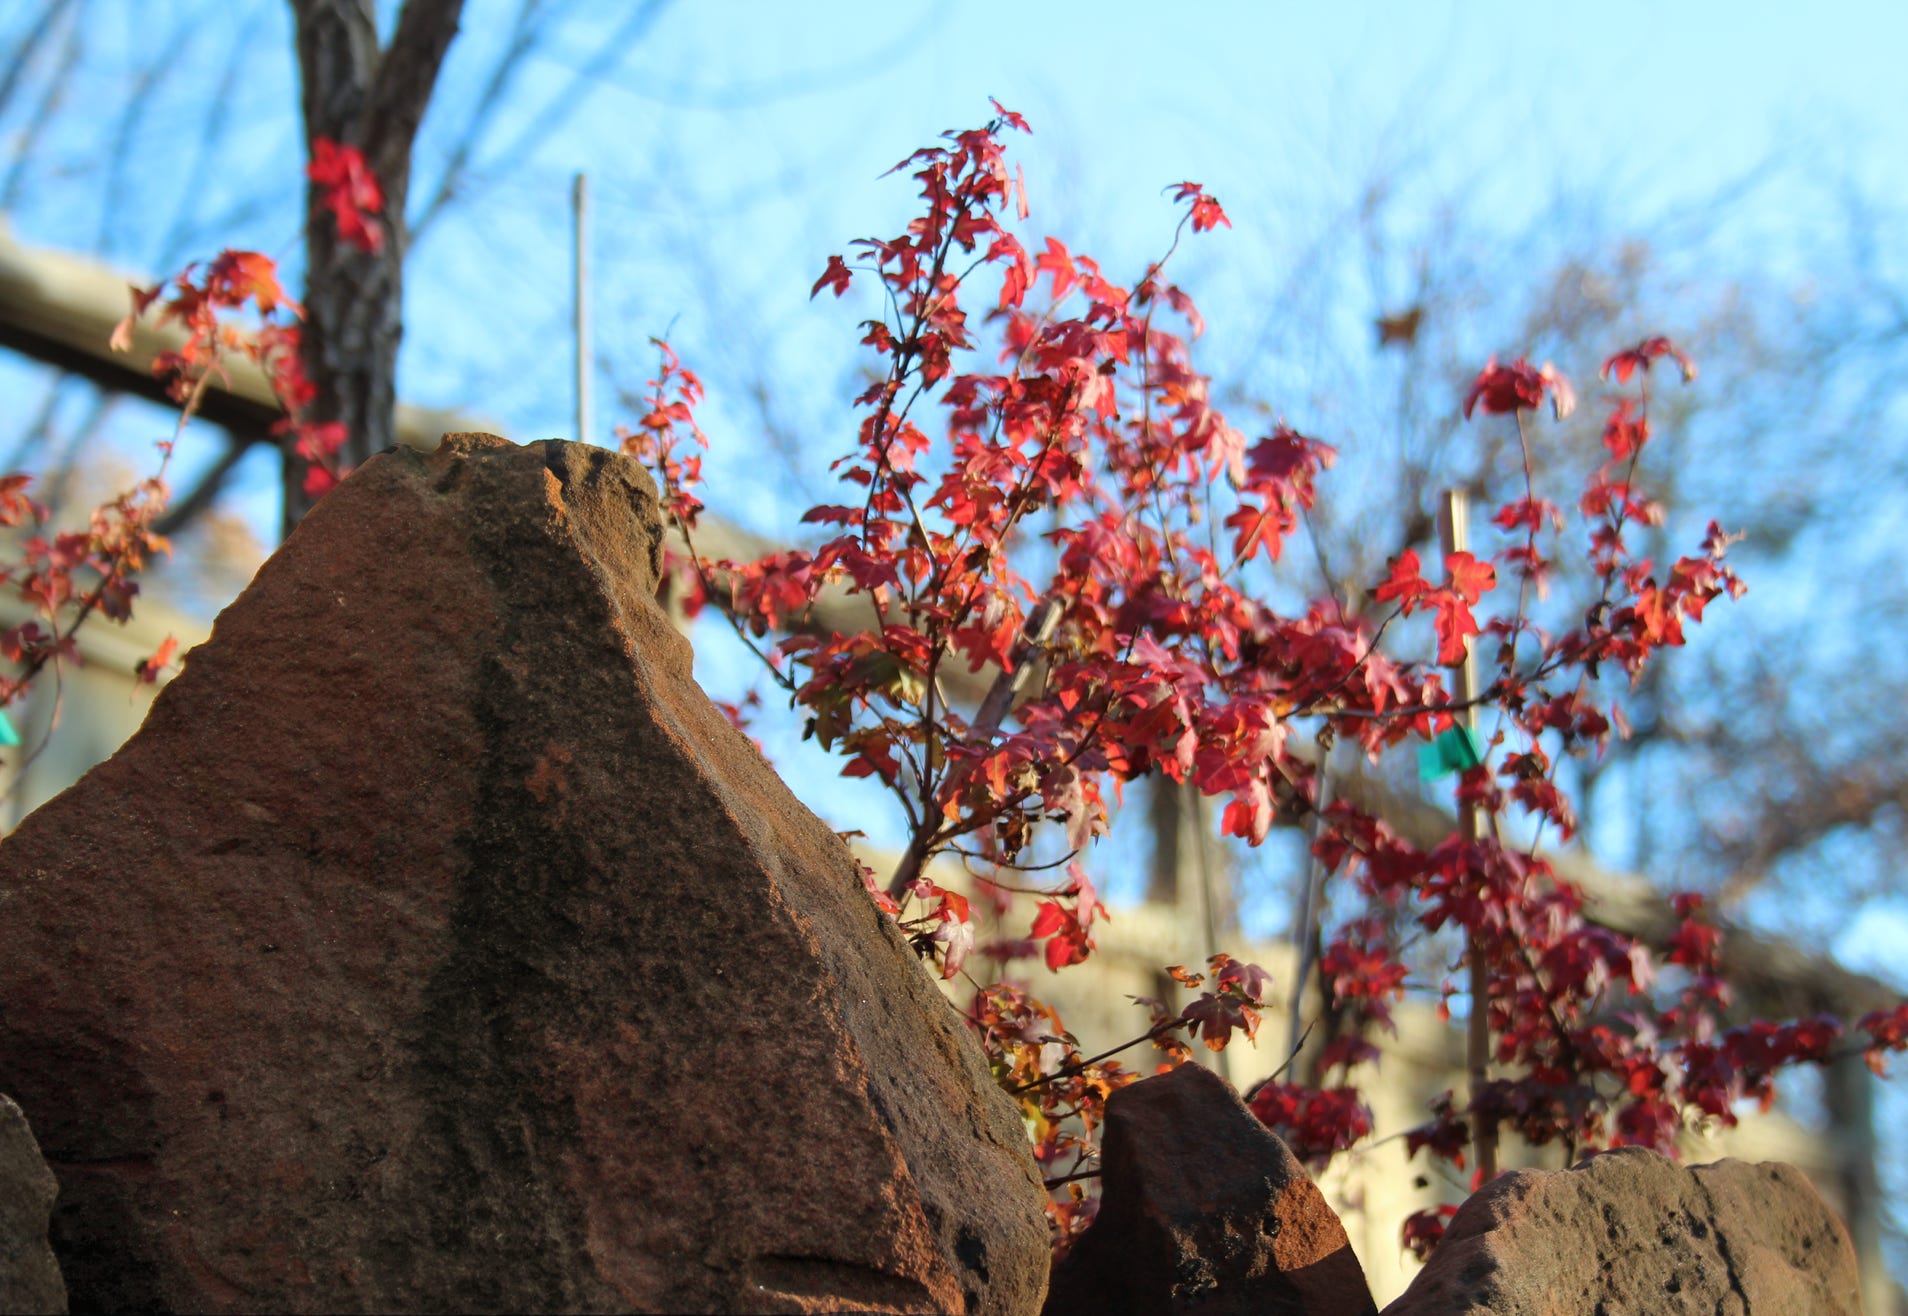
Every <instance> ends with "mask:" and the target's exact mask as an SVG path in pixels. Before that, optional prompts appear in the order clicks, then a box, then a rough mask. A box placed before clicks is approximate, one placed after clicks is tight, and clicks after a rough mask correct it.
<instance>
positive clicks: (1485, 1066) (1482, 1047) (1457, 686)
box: [1438, 489, 1497, 1182]
mask: <svg viewBox="0 0 1908 1316" xmlns="http://www.w3.org/2000/svg"><path fill="white" fill-rule="evenodd" d="M1469 520H1470V504H1469V500H1468V499H1467V498H1466V497H1465V495H1464V491H1463V490H1462V489H1446V490H1445V491H1444V502H1443V506H1442V507H1440V508H1439V509H1438V537H1439V539H1440V540H1442V541H1443V547H1444V561H1445V572H1446V574H1447V575H1448V574H1449V573H1450V569H1451V555H1452V554H1453V553H1463V552H1466V551H1468V544H1469V536H1468V534H1467V533H1466V523H1467V522H1468V521H1469ZM1476 694H1477V655H1476V652H1475V647H1474V646H1473V645H1472V644H1471V642H1470V641H1469V640H1466V641H1465V644H1464V657H1463V659H1462V660H1461V661H1459V662H1458V663H1457V664H1456V665H1455V666H1454V667H1452V669H1451V696H1452V698H1453V699H1454V700H1455V701H1456V702H1457V703H1459V704H1469V703H1470V702H1471V700H1472V699H1473V698H1474V697H1476ZM1457 718H1458V720H1459V721H1460V722H1461V723H1462V724H1463V725H1464V726H1465V727H1467V728H1469V730H1470V731H1471V733H1472V735H1473V736H1475V735H1476V734H1477V709H1476V708H1475V707H1470V708H1466V709H1465V710H1464V711H1463V712H1460V713H1458V714H1457ZM1459 820H1460V824H1461V825H1462V827H1463V829H1464V839H1465V840H1467V841H1476V840H1478V839H1480V838H1481V836H1482V829H1481V827H1480V825H1479V823H1480V820H1479V818H1478V816H1477V806H1476V805H1474V804H1470V803H1465V804H1463V805H1462V806H1461V808H1460V810H1459ZM1464 940H1465V950H1466V957H1467V958H1468V959H1469V960H1470V962H1471V983H1470V986H1471V1019H1470V1029H1469V1032H1468V1034H1467V1036H1466V1045H1465V1053H1466V1059H1467V1060H1468V1061H1469V1069H1470V1085H1471V1139H1472V1143H1473V1146H1474V1147H1475V1149H1476V1151H1477V1168H1478V1169H1479V1170H1480V1171H1481V1172H1482V1173H1483V1176H1484V1179H1485V1181H1486V1182H1489V1181H1490V1180H1491V1179H1493V1178H1495V1177H1496V1175H1497V1123H1496V1121H1495V1120H1489V1119H1485V1118H1484V1117H1483V1116H1481V1115H1479V1114H1478V1113H1477V1099H1478V1094H1479V1093H1480V1092H1482V1091H1483V1088H1484V1084H1485V1083H1486V1082H1487V1081H1488V1079H1489V1068H1490V1060H1491V1019H1490V1005H1489V1002H1490V974H1489V973H1488V971H1487V970H1486V967H1485V964H1484V957H1483V956H1482V955H1481V954H1480V953H1479V951H1478V944H1477V937H1476V934H1475V933H1468V932H1467V933H1466V934H1465V939H1464Z"/></svg>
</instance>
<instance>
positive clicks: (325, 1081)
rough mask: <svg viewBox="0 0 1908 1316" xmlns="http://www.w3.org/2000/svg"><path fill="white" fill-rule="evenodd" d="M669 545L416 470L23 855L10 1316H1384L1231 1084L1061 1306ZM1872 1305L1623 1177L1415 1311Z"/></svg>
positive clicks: (1012, 1176) (175, 689) (1132, 1205)
mask: <svg viewBox="0 0 1908 1316" xmlns="http://www.w3.org/2000/svg"><path fill="white" fill-rule="evenodd" d="M661 538H662V534H661V528H660V524H659V521H658V518H657V509H656V495H655V490H654V488H653V486H652V485H651V484H650V483H649V481H648V479H647V477H646V476H645V475H644V474H643V473H642V471H641V470H640V469H639V468H637V467H636V466H635V465H634V464H632V463H630V462H628V461H626V460H624V459H623V458H621V457H618V456H615V455H613V454H610V453H608V452H605V451H602V450H599V449H594V448H586V447H580V446H577V445H574V444H567V443H555V442H552V443H539V444H532V445H529V446H527V447H522V448H519V447H515V446H513V445H511V444H509V443H506V442H505V441H503V440H501V439H497V438H492V437H490V436H484V435H452V436H449V437H448V438H446V440H445V442H444V444H443V445H442V446H441V447H440V448H439V450H438V451H437V452H436V453H434V454H431V455H429V456H425V455H421V454H418V453H415V452H412V451H409V450H398V451H394V452H391V453H388V454H385V455H383V456H380V457H378V458H376V459H374V460H373V461H371V462H369V463H367V464H366V465H365V466H364V468H363V469H361V470H360V471H359V472H358V473H356V474H355V475H353V476H352V477H351V478H350V479H349V480H347V481H346V482H345V483H344V484H343V485H342V486H341V487H340V488H339V489H338V490H337V491H336V492H334V493H333V494H332V495H331V496H330V497H329V498H327V499H326V500H325V501H324V502H323V503H322V504H320V505H319V506H318V508H317V509H316V510H315V511H313V512H312V513H311V515H310V516H308V517H307V518H306V520H305V522H304V523H303V524H302V525H301V526H300V527H299V528H298V530H297V531H296V532H295V533H294V534H293V535H292V537H291V538H290V540H289V541H288V542H287V543H286V545H285V546H284V548H283V549H281V550H280V552H279V553H278V554H277V555H275V556H274V557H273V558H272V560H271V561H270V562H268V563H267V564H266V565H265V567H264V568H263V569H262V570H261V571H260V572H259V575H258V577H257V579H256V580H255V581H254V582H253V584H252V585H251V587H250V588H249V589H247V590H246V592H245V593H244V594H243V595H242V596H241V597H240V598H239V599H238V600H237V601H236V602H235V603H234V604H233V605H232V606H231V607H230V608H228V609H227V610H226V612H225V613H224V614H223V615H222V616H221V617H220V618H219V621H218V624H217V626H216V628H215V629H214V632H213V635H212V639H211V640H210V641H209V642H208V643H207V644H206V645H204V646H202V647H201V648H200V649H198V650H195V651H194V652H193V654H192V655H191V656H190V658H189V660H188V661H187V664H186V667H185V670H184V672H183V674H182V675H181V676H180V677H179V678H178V679H177V680H176V681H174V682H173V683H172V685H171V686H170V687H168V688H167V689H166V691H165V692H164V693H163V694H162V695H161V696H160V698H159V699H158V701H157V702H156V703H155V704H154V706H153V709H152V712H151V714H150V716H149V717H148V719H147V722H146V725H145V727H144V728H143V729H142V730H141V731H140V733H139V734H138V735H137V736H136V737H134V739H133V740H132V741H130V742H129V743H128V744H127V745H126V747H125V748H124V749H122V750H121V751H120V752H119V753H118V754H117V755H115V756H114V757H113V758H112V759H111V760H110V761H109V762H107V763H105V764H103V765H102V766H100V767H99V768H97V769H95V770H94V771H93V772H92V773H90V774H89V775H88V776H87V777H86V778H85V779H84V780H82V781H81V782H80V783H79V784H78V785H77V786H75V787H74V788H73V789H72V790H70V791H68V792H67V793H66V794H64V795H62V796H60V797H59V798H58V799H56V800H54V801H53V802H51V803H49V804H48V805H47V806H46V807H44V808H43V809H41V810H40V811H39V812H37V813H35V814H34V815H33V816H32V817H31V818H29V819H27V820H26V822H24V823H23V824H22V825H21V826H20V828H19V829H18V830H17V831H16V832H15V833H14V834H13V835H12V836H11V837H10V838H8V839H7V840H6V841H5V842H4V844H0V1089H3V1090H5V1091H7V1092H8V1093H9V1094H10V1095H11V1096H12V1097H13V1098H14V1099H15V1100H17V1101H18V1103H19V1104H18V1106H16V1105H14V1104H13V1102H11V1101H7V1100H6V1099H4V1098H0V1311H8V1312H12V1311H21V1312H59V1311H64V1310H66V1304H67V1300H68V1294H69V1293H70V1297H71V1302H72V1306H73V1308H74V1309H75V1310H84V1311H91V1310H102V1311H121V1310H150V1311H192V1312H297V1311H311V1312H317V1311H390V1312H405V1311H422V1310H456V1311H473V1312H474V1311H583V1310H591V1311H594V1310H604V1311H711V1312H791V1313H801V1312H833V1311H853V1312H892V1313H902V1312H920V1313H929V1312H933V1313H949V1314H950V1316H951V1314H954V1313H960V1314H961V1316H982V1314H983V1313H984V1314H987V1316H1033V1313H1035V1312H1040V1311H1042V1310H1043V1308H1042V1300H1043V1297H1044V1299H1045V1307H1044V1311H1045V1312H1046V1313H1047V1314H1048V1316H1073V1314H1075V1313H1079V1314H1080V1316H1088V1314H1092V1316H1120V1314H1122V1313H1132V1314H1133V1316H1139V1314H1140V1313H1180V1312H1183V1313H1187V1314H1188V1316H1191V1314H1192V1313H1198V1314H1199V1316H1231V1314H1232V1313H1241V1314H1242V1316H1243V1314H1244V1313H1255V1314H1258V1313H1274V1314H1276V1313H1287V1314H1289V1316H1301V1314H1302V1316H1370V1314H1371V1313H1372V1312H1373V1310H1374V1304H1373V1302H1372V1298H1371V1294H1370V1291H1369V1289H1368V1287H1367V1285H1366V1281H1365V1277H1364V1273H1363V1270H1362V1269H1361V1267H1360V1265H1359V1262H1358V1259H1357V1257H1356V1256H1355V1255H1354V1254H1353V1252H1352V1248H1351V1244H1350V1240H1349V1238H1348V1237H1347V1235H1346V1232H1345V1229H1344V1227H1343V1225H1342V1224H1341V1223H1340V1221H1339V1220H1338V1218H1337V1216H1336V1215H1334V1214H1333V1212H1332V1210H1331V1209H1330V1207H1329V1206H1328V1205H1327V1203H1326V1201H1325V1199H1324V1197H1323V1196H1322V1195H1321V1194H1320V1192H1319V1190H1318V1188H1317V1187H1316V1186H1315V1185H1314V1184H1313V1182H1312V1180H1311V1179H1310V1178H1309V1176H1307V1174H1306V1173H1305V1170H1304V1168H1303V1167H1302V1166H1301V1165H1300V1164H1299V1163H1298V1161H1297V1160H1296V1159H1295V1158H1294V1157H1293V1155H1292V1153H1291V1152H1290V1150H1289V1149H1288V1148H1286V1146H1285V1145H1284V1144H1283V1143H1282V1142H1280V1141H1279V1139H1278V1138H1276V1137H1275V1136H1273V1135H1272V1134H1271V1133H1270V1132H1268V1131H1267V1130H1266V1129H1265V1128H1264V1127H1263V1126H1262V1125H1260V1124H1259V1122H1258V1121H1257V1120H1256V1119H1254V1118H1253V1116H1252V1115H1251V1113H1250V1112H1249V1111H1248V1110H1247V1109H1246V1107H1245V1106H1244V1104H1243V1103H1242V1102H1241V1101H1240V1100H1239V1097H1238V1095H1237V1094H1236V1093H1234V1092H1233V1091H1232V1089H1231V1088H1230V1087H1229V1086H1228V1085H1227V1084H1226V1083H1225V1082H1224V1081H1223V1080H1222V1079H1220V1078H1218V1077H1216V1076H1215V1075H1213V1074H1212V1073H1211V1072H1210V1071H1208V1070H1205V1069H1201V1068H1198V1067H1196V1066H1190V1065H1189V1066H1184V1067H1181V1068H1179V1069H1177V1070H1174V1071H1172V1072H1170V1073H1167V1074H1163V1075H1159V1076H1157V1077H1154V1078H1150V1079H1146V1080H1144V1081H1142V1082H1139V1083H1136V1084H1133V1085H1132V1086H1130V1087H1127V1088H1125V1089H1122V1090H1121V1091H1119V1092H1117V1093H1115V1094H1114V1095H1113V1096H1112V1098H1111V1099H1110V1100H1109V1101H1108V1103H1107V1110H1106V1125H1105V1141H1104V1161H1103V1176H1102V1188H1103V1197H1102V1206H1101V1209H1100V1213H1099V1216H1098V1218H1097V1219H1096V1220H1095V1222H1094V1223H1093V1225H1092V1226H1091V1227H1090V1228H1089V1229H1088V1230H1087V1231H1086V1233H1085V1234H1084V1235H1083V1236H1082V1237H1081V1238H1080V1239H1079V1240H1078V1241H1077V1242H1076V1244H1075V1245H1074V1247H1073V1249H1072V1250H1071V1252H1070V1253H1069V1254H1068V1255H1067V1256H1066V1257H1065V1258H1064V1259H1063V1260H1062V1261H1061V1262H1060V1264H1059V1265H1058V1266H1056V1267H1055V1268H1054V1269H1053V1271H1052V1274H1051V1284H1050V1285H1049V1274H1048V1242H1047V1239H1048V1234H1047V1226H1046V1224H1045V1221H1044V1219H1043V1216H1042V1202H1043V1190H1042V1187H1041V1184H1040V1178H1039V1172H1038V1170H1037V1168H1036V1167H1035V1165H1034V1162H1033V1159H1032V1157H1031V1155H1030V1154H1029V1151H1028V1148H1027V1142H1026V1138H1025V1136H1024V1131H1023V1129H1022V1127H1021V1124H1020V1121H1019V1119H1018V1117H1017V1115H1016V1113H1015V1110H1014V1108H1013V1106H1012V1104H1011V1103H1010V1102H1009V1101H1008V1100H1007V1098H1006V1097H1005V1096H1003V1095H1002V1093H1001V1092H1000V1091H999V1089H998V1088H997V1087H996V1086H995V1085H994V1084H993V1083H992V1081H991V1080H990V1076H989V1074H988V1071H987V1066H986V1064H985V1062H984V1060H983V1058H982V1057H981V1055H980V1052H979V1050H978V1048H977V1047H976V1045H975V1044H974V1042H973V1040H972V1038H971V1037H970V1036H969V1034H968V1032H967V1030H966V1029H965V1028H964V1027H963V1025H962V1024H961V1022H960V1020H959V1018H958V1016H957V1015H956V1014H955V1013H954V1012H953V1011H952V1010H951V1009H950V1008H949V1006H948V1005H947V1004H946V1002H945V1001H944V1000H943V999H942V997H941V996H940V994H939V992H938V991H937V990H936V988H935V986H934V984H933V983H932V982H931V981H930V980H929V978H928V976H927V975H926V973H925V972H924V971H923V970H922V968H921V966H920V965H919V964H918V963H917V962H916V960H915V959H914V956H913V955H912V953H911V951H910V950H909V948H908V947H907V945H906V944H905V943H904V941H903V939H902V938H901V936H900V934H899V933H898V932H897V931H896V929H895V927H894V925H893V924H892V922H890V921H889V920H887V919H885V918H884V917H883V916H882V915H880V914H879V913H878V912H877V911H876V910H875V908H874V906H873V904H872V903H871V902H870V901H869V900H868V898H867V896H866V894H865V892H864V891H863V889H862V886H861V882H860V880H859V877H858V875H857V868H856V865H855V863H854V861H853V859H852V858H851V857H850V855H849V853H848V851H847V849H846V847H845V846H844V845H843V843H842V842H841V840H840V838H838V837H837V836H835V835H834V833H832V832H831V831H829V830H828V828H827V827H826V826H825V825H823V824H822V823H821V822H820V821H819V820H817V819H816V818H815V817H814V816H813V815H812V814H810V813H809V812H808V811H807V810H806V809H804V808H803V807H802V806H801V805H800V804H799V803H798V802H797V801H796V800H795V798H794V797H793V796H792V795H791V794H790V793H789V791H788V790H787V788H786V787H785V786H784V785H783V784H782V782H781V781H780V780H779V779H777V777H776V776H775V774H774V772H773V771H772V770H771V769H770V768H769V766H768V764H767V763H766V762H765V761H764V760H763V759H762V757H761V756H760V754H758V753H757V752H756V751H755V749H754V748H753V747H752V746H751V745H750V744H749V742H748V741H747V740H746V739H745V738H744V737H743V736H741V735H740V734H739V733H737V732H736V731H735V730H734V729H733V728H731V727H730V726H729V725H728V723H727V722H726V721H725V720H724V719H723V718H722V716H721V715H720V713H719V712H718V711H717V710H716V708H715V707H714V706H713V705H712V704H711V703H710V702H709V700H708V699H707V698H706V697H705V696H704V695H703V693H702V691H701V690H700V689H698V688H697V687H696V685H695V683H694V682H693V681H692V680H691V678H690V661H689V660H690V654H689V649H688V645H687V642H686V641H684V640H683V638H682V637H681V636H680V635H678V634H677V633H676V632H675V630H674V629H673V628H672V627H671V626H670V624H669V622H668V621H667V619H666V618H665V617H664V616H663V614H662V613H661V612H660V611H659V609H658V608H657V606H656V603H655V598H654V596H655V589H656V584H657V578H658V572H659V565H660V552H661ZM29 1125H30V1126H31V1129H30V1131H29ZM35 1134H37V1135H38V1139H39V1145H38V1148H37V1149H36V1147H35V1144H34V1135H35ZM42 1153H43V1154H44V1160H43V1159H42ZM49 1166H50V1167H51V1170H52V1173H51V1174H49V1173H48V1167H49ZM56 1178H57V1187H58V1197H57V1200H56V1199H55V1198H54V1187H55V1179H56ZM49 1205H51V1207H52V1212H51V1219H50V1226H49V1215H48V1211H49ZM49 1232H50V1237H51V1242H52V1249H51V1250H50V1251H49V1249H48V1246H47V1241H48V1237H49ZM56 1256H57V1262H58V1264H57V1266H56V1264H55V1257H56ZM62 1270H63V1272H64V1284H65V1288H64V1289H62V1275H61V1272H62ZM1857 1294H1858V1288H1857V1278H1856V1265H1855V1256H1854V1250H1853V1248H1852V1246H1851V1245H1850V1242H1849V1238H1848V1234H1847V1232H1846V1231H1845V1230H1844V1229H1843V1227H1842V1226H1841V1224H1840V1222H1839V1221H1837V1220H1836V1219H1835V1217H1834V1215H1833V1213H1831V1212H1830V1211H1829V1210H1828V1208H1827V1207H1826V1206H1825V1205H1824V1204H1823V1202H1822V1200H1821V1199H1820V1197H1819V1196H1817V1195H1816V1194H1815V1192H1814V1190H1813V1189H1812V1188H1811V1187H1810V1186H1809V1185H1808V1183H1807V1182H1806V1180H1804V1179H1803V1178H1802V1176H1801V1175H1800V1174H1799V1173H1798V1172H1797V1171H1795V1170H1794V1169H1792V1168H1790V1167H1788V1166H1781V1165H1755V1166H1752V1165H1745V1164H1741V1163H1737V1162H1727V1161H1725V1162H1721V1163H1719V1164H1717V1165H1713V1166H1703V1167H1698V1168H1696V1169H1694V1170H1686V1169H1683V1168H1680V1167H1677V1166H1675V1165H1673V1164H1672V1163H1670V1162H1669V1161H1667V1160H1665V1159H1663V1158H1662V1157H1659V1156H1656V1155H1655V1154H1653V1153H1648V1152H1640V1151H1634V1150H1629V1151H1619V1152H1612V1153H1607V1154H1605V1155H1602V1156H1598V1157H1594V1158H1591V1159H1590V1160H1588V1161H1586V1162H1584V1163H1583V1164H1580V1165H1578V1166H1577V1167H1576V1168H1574V1169H1572V1170H1569V1171H1563V1172H1555V1173H1543V1172H1535V1171H1517V1172H1513V1173H1511V1174H1508V1175H1505V1176H1502V1177H1501V1178H1499V1179H1497V1180H1496V1181H1495V1182H1493V1183H1491V1184H1489V1185H1488V1186H1486V1187H1485V1188H1484V1189H1483V1190H1482V1191H1481V1192H1479V1193H1477V1194H1475V1195H1474V1196H1473V1197H1472V1198H1471V1200H1470V1201H1469V1202H1467V1203H1466V1204H1465V1205H1464V1207H1463V1208H1462V1209H1461V1210H1460V1211H1459V1212H1458V1214H1457V1216H1456V1218H1455V1219H1454V1220H1453V1222H1452V1224H1451V1227H1450V1229H1449V1232H1448V1233H1447V1234H1446V1237H1445V1239H1444V1242H1443V1243H1442V1244H1441V1246H1440V1247H1439V1248H1438V1250H1437V1251H1436V1253H1435V1254H1434V1256H1433V1258H1432V1260H1431V1262H1430V1264H1429V1265H1428V1266H1427V1267H1426V1268H1425V1269H1424V1270H1423V1271H1422V1272H1421V1273H1420V1274H1419V1275H1418V1277H1417V1279H1416V1280H1415V1282H1414V1283H1413V1284H1412V1286H1411V1287H1410V1289H1409V1290H1408V1291H1407V1292H1406V1293H1405V1294H1404V1296H1403V1297H1401V1298H1399V1299H1398V1300H1397V1301H1396V1302H1394V1303H1393V1304H1392V1305H1391V1306H1389V1307H1388V1308H1386V1309H1385V1316H1457V1314H1458V1313H1471V1314H1473V1316H1486V1314H1489V1316H1549V1314H1550V1313H1562V1312H1571V1313H1575V1312H1583V1313H1592V1312H1603V1313H1618V1312H1624V1313H1651V1314H1652V1316H1654V1314H1656V1313H1665V1314H1675V1313H1684V1312H1689V1313H1697V1312H1701V1313H1704V1314H1705V1316H1708V1313H1712V1312H1714V1313H1730V1314H1734V1313H1743V1314H1747V1316H1753V1314H1755V1313H1765V1314H1768V1316H1776V1314H1780V1316H1792V1314H1801V1313H1821V1314H1822V1316H1854V1314H1856V1313H1859V1311H1860V1300H1859V1297H1858V1296H1857Z"/></svg>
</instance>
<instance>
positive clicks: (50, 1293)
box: [0, 1096, 66, 1316]
mask: <svg viewBox="0 0 1908 1316" xmlns="http://www.w3.org/2000/svg"><path fill="white" fill-rule="evenodd" d="M56 1189H57V1185H56V1184H55V1183H54V1182H53V1172H52V1171H51V1170H49V1169H47V1168H46V1162H45V1161H44V1160H42V1159H41V1158H40V1147H39V1144H38V1143H36V1142H35V1141H34V1140H33V1130H31V1129H29V1128H28V1127H27V1122H26V1116H25V1115H23V1114H21V1113H20V1108H19V1107H18V1106H16V1105H14V1104H13V1102H11V1101H9V1100H8V1099H7V1098H6V1097H3V1096H0V1311H4V1312H18V1313H21V1314H22V1316H40V1313H42V1312H59V1313H64V1312H65V1311H66V1285H65V1283H64V1282H63V1281H62V1280H61V1279H60V1267H59V1264H58V1263H57V1262H55V1261H54V1260H53V1249H52V1248H50V1247H48V1246H47V1241H46V1224H47V1216H48V1213H49V1212H51V1211H52V1209H53V1194H54V1192H55V1190H56Z"/></svg>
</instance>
